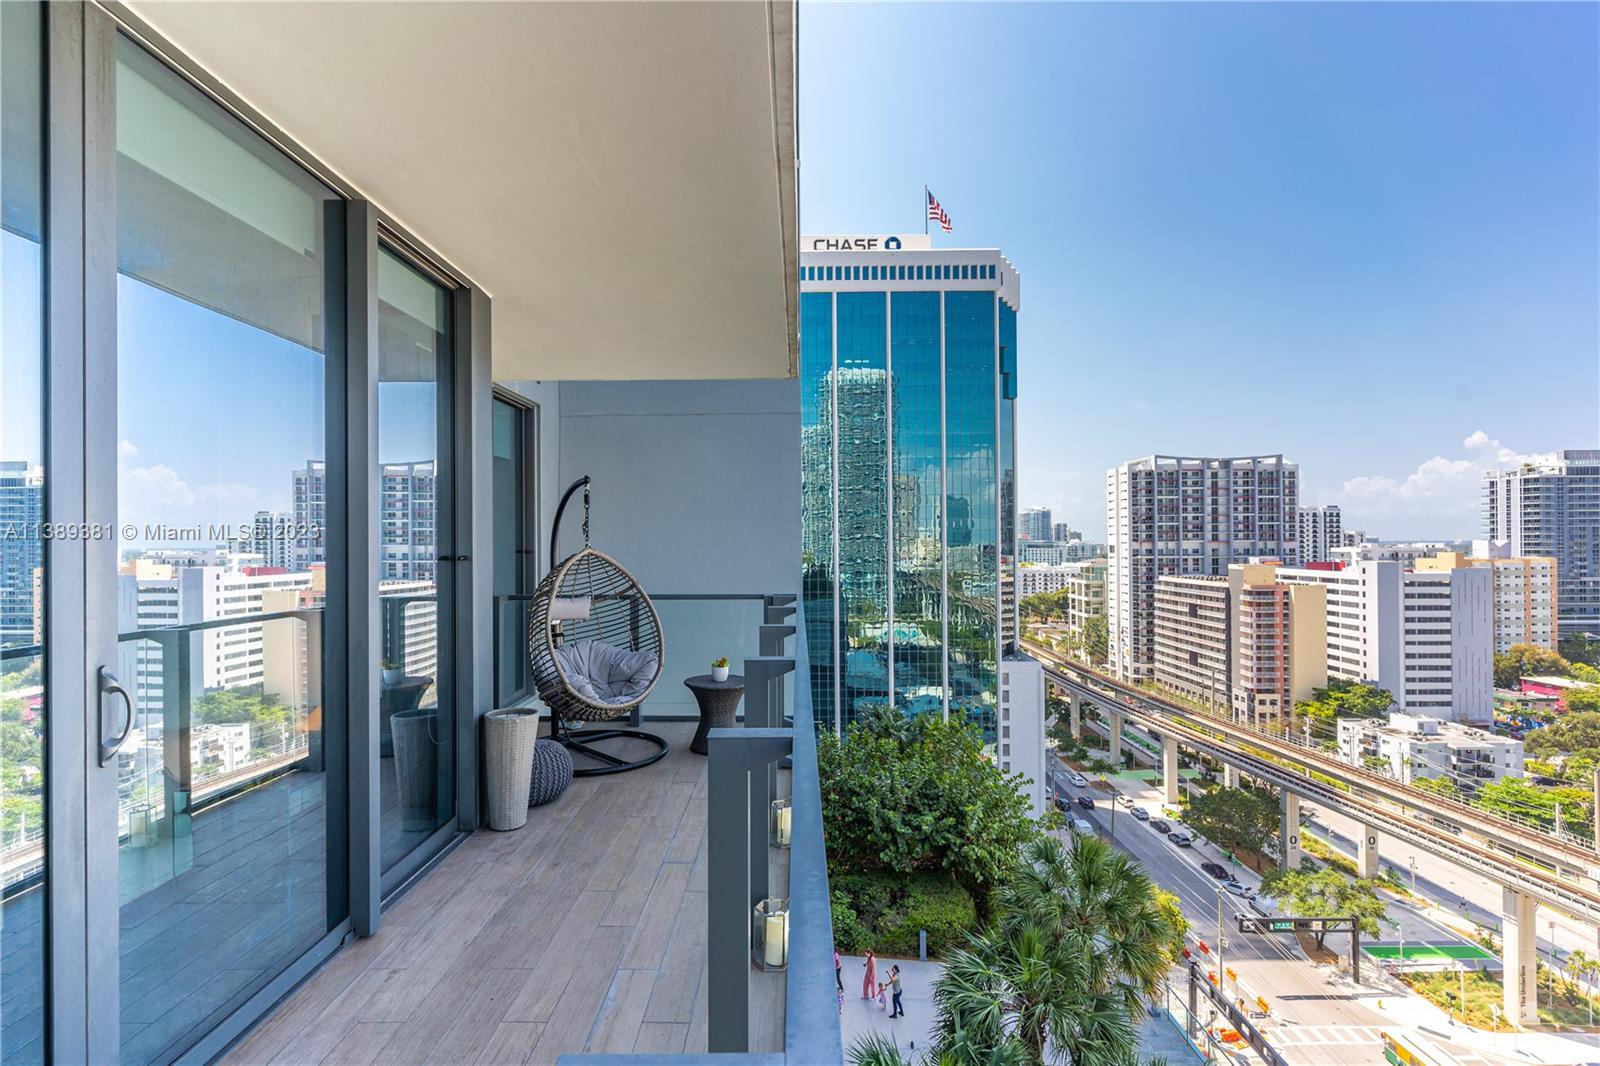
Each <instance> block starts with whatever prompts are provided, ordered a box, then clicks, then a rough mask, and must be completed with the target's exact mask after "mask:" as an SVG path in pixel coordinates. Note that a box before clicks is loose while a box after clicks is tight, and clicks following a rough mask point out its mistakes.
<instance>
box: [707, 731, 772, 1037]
mask: <svg viewBox="0 0 1600 1066" xmlns="http://www.w3.org/2000/svg"><path fill="white" fill-rule="evenodd" d="M792 746H793V736H792V734H791V733H790V732H789V730H787V729H760V728H753V727H751V726H750V724H749V722H748V721H746V723H745V728H743V729H713V730H711V732H710V733H708V734H707V735H706V754H707V762H708V765H707V767H706V967H707V980H708V982H709V987H708V988H707V990H706V1049H707V1050H708V1051H711V1052H714V1053H715V1052H730V1051H731V1052H744V1051H749V1050H750V965H751V960H750V922H751V918H752V913H751V908H752V907H754V906H755V903H756V900H755V899H751V898H750V896H749V894H748V891H747V886H749V885H750V884H751V881H752V879H753V874H754V871H755V870H756V868H757V867H760V869H761V872H762V886H763V889H764V888H765V884H766V866H767V821H766V813H765V808H763V811H762V817H761V819H760V829H761V840H760V845H759V847H753V846H752V843H753V841H754V839H755V834H754V833H753V832H750V831H748V830H749V824H750V823H749V821H748V819H749V811H750V810H751V809H752V807H753V803H754V801H753V799H751V798H750V797H751V796H752V795H753V793H755V792H756V791H757V789H756V788H755V787H754V786H755V785H756V783H757V782H758V781H765V779H766V775H765V774H762V773H760V772H759V771H760V770H761V768H762V767H763V766H765V765H768V764H770V763H772V762H773V761H775V760H776V759H778V758H781V757H782V756H783V755H784V754H786V753H787V752H788V751H789V750H790V748H791V747H792ZM758 898H764V895H763V897H758Z"/></svg>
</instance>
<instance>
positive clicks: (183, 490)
mask: <svg viewBox="0 0 1600 1066" xmlns="http://www.w3.org/2000/svg"><path fill="white" fill-rule="evenodd" d="M122 490H123V494H124V495H125V496H126V495H128V494H130V493H131V494H134V495H136V496H137V497H139V499H140V502H142V503H147V504H163V503H164V504H182V505H184V506H187V505H189V504H191V503H193V502H194V491H193V490H192V489H190V488H189V484H188V482H186V481H184V480H183V478H181V477H179V476H178V472H177V471H176V470H174V469H172V467H170V466H168V465H167V464H165V463H157V464H156V465H155V466H136V467H132V468H130V469H128V470H126V471H124V472H123V482H122Z"/></svg>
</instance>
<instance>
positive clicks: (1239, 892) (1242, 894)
mask: <svg viewBox="0 0 1600 1066" xmlns="http://www.w3.org/2000/svg"><path fill="white" fill-rule="evenodd" d="M1222 887H1223V888H1225V889H1227V890H1228V891H1229V892H1232V893H1233V894H1234V895H1235V896H1238V897H1239V898H1240V899H1252V898H1254V897H1255V894H1256V890H1255V889H1253V888H1251V887H1250V886H1249V885H1247V884H1245V883H1243V882H1242V881H1236V880H1234V879H1233V878H1231V877H1230V878H1228V879H1227V880H1226V881H1224V882H1222Z"/></svg>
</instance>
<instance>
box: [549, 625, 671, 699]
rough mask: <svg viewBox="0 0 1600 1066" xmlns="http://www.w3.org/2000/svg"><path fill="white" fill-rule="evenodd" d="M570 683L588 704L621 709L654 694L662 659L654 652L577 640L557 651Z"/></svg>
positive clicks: (558, 661)
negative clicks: (651, 689)
mask: <svg viewBox="0 0 1600 1066" xmlns="http://www.w3.org/2000/svg"><path fill="white" fill-rule="evenodd" d="M556 661H557V663H558V664H559V666H560V670H561V673H562V675H563V676H564V677H565V678H566V679H567V684H569V685H571V686H572V688H573V690H574V691H576V692H577V693H578V698H579V699H581V700H584V701H585V702H587V703H594V704H601V705H607V706H619V705H625V704H629V703H633V702H634V701H636V700H638V699H639V698H640V697H641V696H643V695H644V694H645V693H647V692H649V691H650V686H651V685H652V684H654V682H655V679H656V673H657V672H658V671H659V670H660V667H661V660H660V658H658V657H657V655H656V653H655V652H653V651H626V650H624V649H622V648H618V647H616V646H615V645H612V644H607V643H605V642H604V641H600V640H574V641H572V642H571V643H570V644H563V645H562V646H561V647H559V648H557V649H556Z"/></svg>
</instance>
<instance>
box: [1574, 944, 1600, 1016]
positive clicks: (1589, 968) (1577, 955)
mask: <svg viewBox="0 0 1600 1066" xmlns="http://www.w3.org/2000/svg"><path fill="white" fill-rule="evenodd" d="M1597 970H1600V959H1591V958H1590V957H1589V954H1588V952H1586V951H1584V950H1583V949H1582V948H1578V949H1577V950H1576V951H1572V952H1569V953H1568V954H1567V973H1569V974H1574V975H1576V976H1577V977H1578V979H1579V980H1581V981H1583V982H1584V984H1586V985H1590V984H1591V979H1592V978H1593V976H1594V973H1595V972H1596V971H1597ZM1591 987H1592V985H1591ZM1584 999H1586V1000H1588V1001H1589V1024H1590V1025H1593V1024H1594V999H1593V998H1592V997H1591V996H1589V995H1585V996H1584Z"/></svg>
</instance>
